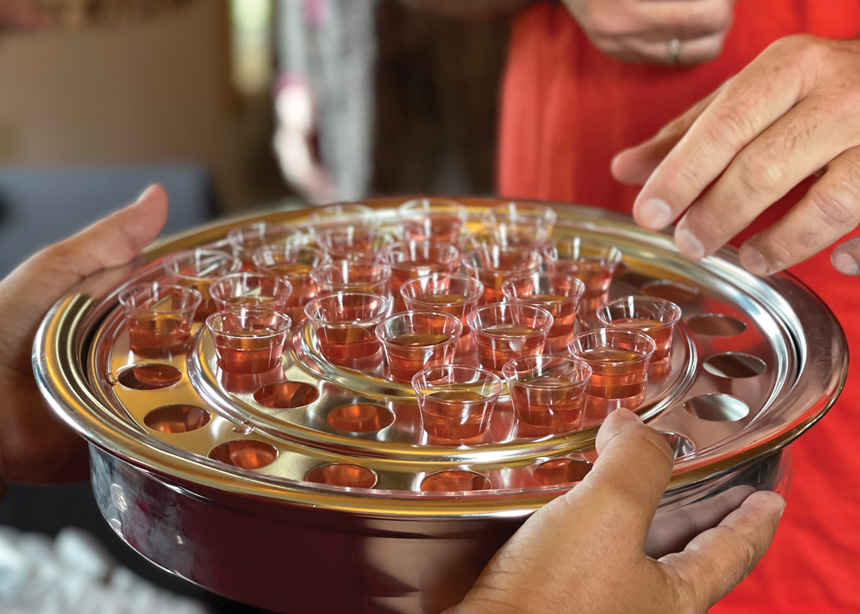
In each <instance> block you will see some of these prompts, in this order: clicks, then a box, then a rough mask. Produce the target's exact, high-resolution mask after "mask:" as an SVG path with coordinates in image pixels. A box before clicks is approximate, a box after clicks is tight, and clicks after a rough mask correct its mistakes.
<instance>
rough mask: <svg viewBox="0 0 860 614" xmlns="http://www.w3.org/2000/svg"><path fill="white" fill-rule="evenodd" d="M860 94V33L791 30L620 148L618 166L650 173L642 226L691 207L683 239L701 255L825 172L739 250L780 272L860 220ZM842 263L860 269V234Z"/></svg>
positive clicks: (623, 172)
mask: <svg viewBox="0 0 860 614" xmlns="http://www.w3.org/2000/svg"><path fill="white" fill-rule="evenodd" d="M858 100H860V41H831V40H825V39H821V38H815V37H813V36H808V35H799V36H791V37H788V38H784V39H781V40H779V41H777V42H776V43H774V44H773V45H771V46H770V47H768V49H767V50H765V51H764V52H763V53H762V54H761V55H760V56H759V57H758V58H756V59H755V60H754V61H753V62H752V63H750V64H749V65H748V66H747V67H746V68H745V69H744V70H742V71H741V72H740V73H739V74H737V75H736V76H735V77H733V78H732V79H731V80H730V81H728V82H727V83H726V84H724V85H723V87H721V88H720V89H719V90H717V91H716V92H715V93H713V94H712V95H710V96H709V97H707V98H705V99H704V100H702V101H701V102H699V103H697V104H696V105H694V106H693V107H691V108H690V109H689V110H688V111H687V112H686V113H684V114H683V115H681V116H679V117H678V118H676V119H675V120H673V121H672V122H670V123H669V124H667V125H666V126H664V127H663V129H662V130H660V132H659V133H658V134H657V135H656V136H655V137H653V138H652V139H651V140H649V141H646V142H645V143H642V144H640V145H637V146H636V147H633V148H632V149H628V150H626V151H623V152H621V153H620V154H618V155H617V156H616V158H615V160H613V163H612V172H613V174H614V175H615V176H616V178H618V179H619V180H621V181H624V182H628V183H644V186H643V187H642V190H641V192H640V193H639V196H638V197H637V198H636V202H635V204H634V206H633V215H634V217H635V218H636V221H637V222H638V223H639V224H641V225H642V226H645V227H648V228H654V229H659V228H663V227H665V226H667V225H668V224H669V223H670V222H671V221H672V220H674V219H675V218H677V217H678V216H680V215H681V214H683V213H684V212H686V213H685V214H684V216H683V217H682V218H681V219H680V221H679V222H678V223H677V226H676V228H675V243H676V244H677V246H678V249H679V250H680V251H681V253H682V254H684V255H685V256H688V257H690V258H701V257H703V256H706V255H708V254H710V253H712V252H714V251H715V250H716V249H717V248H719V247H720V246H721V245H723V244H724V243H726V242H727V241H728V240H729V239H731V238H732V237H733V236H735V235H736V234H737V233H738V232H739V231H741V230H742V229H743V228H745V227H746V226H748V225H749V224H750V223H751V222H752V221H753V220H754V219H755V218H756V217H757V216H758V215H759V213H761V212H762V211H763V210H765V209H766V208H767V207H769V206H770V205H771V204H772V203H774V202H776V201H777V200H779V199H780V198H782V197H783V196H784V195H785V194H787V193H788V192H789V191H790V190H791V189H792V188H793V187H795V186H796V185H797V184H799V183H800V182H801V181H803V180H804V179H805V178H807V177H809V176H811V175H813V174H818V175H820V177H819V178H818V180H817V181H816V182H815V183H814V184H813V185H812V187H811V188H810V189H809V190H808V192H807V193H806V195H805V196H804V197H803V198H802V199H801V200H800V202H798V203H797V204H796V205H795V206H794V208H792V209H791V211H789V212H788V213H787V214H786V215H785V216H784V217H783V218H782V219H780V220H779V221H778V222H777V223H775V224H774V225H773V226H771V227H770V228H768V229H766V230H764V231H762V232H760V233H759V234H757V235H755V236H754V237H752V238H751V239H749V240H748V241H746V243H744V244H743V245H742V246H741V248H740V260H741V263H742V264H743V265H744V267H746V268H747V269H748V270H750V271H751V272H753V273H756V274H758V275H768V274H771V273H775V272H777V271H780V270H782V269H784V268H786V267H789V266H791V265H793V264H796V263H798V262H800V261H802V260H805V259H806V258H808V257H810V256H812V255H813V254H815V253H816V252H818V251H820V250H822V249H824V248H825V247H827V246H828V245H830V244H832V243H834V242H836V241H837V239H839V238H840V237H841V236H843V235H844V234H846V233H848V232H849V231H851V230H852V229H853V228H855V227H856V226H857V224H858V222H860V173H858V169H860V111H858V107H857V101H858ZM712 183H713V185H711V184H712ZM832 261H833V264H834V266H835V267H836V268H837V269H839V270H840V271H842V272H843V273H848V274H855V275H856V274H858V273H860V265H858V262H860V239H856V238H855V239H852V240H850V241H847V242H845V243H843V244H842V245H840V246H838V247H837V248H836V249H835V250H834V251H833V255H832Z"/></svg>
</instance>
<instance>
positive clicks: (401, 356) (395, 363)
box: [386, 333, 455, 382]
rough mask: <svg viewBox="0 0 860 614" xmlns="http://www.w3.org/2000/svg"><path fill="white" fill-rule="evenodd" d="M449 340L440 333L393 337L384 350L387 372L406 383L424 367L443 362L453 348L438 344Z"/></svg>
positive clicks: (409, 334) (406, 334)
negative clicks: (386, 358) (386, 355)
mask: <svg viewBox="0 0 860 614" xmlns="http://www.w3.org/2000/svg"><path fill="white" fill-rule="evenodd" d="M449 339H451V337H449V336H448V335H445V334H442V333H405V334H403V335H398V336H396V337H394V338H393V339H391V340H389V341H388V343H389V346H388V347H387V348H386V352H387V353H388V370H389V371H391V375H393V376H394V377H395V378H397V379H399V380H402V381H406V382H408V381H409V380H411V379H412V376H413V375H415V374H416V373H418V372H419V371H420V370H421V369H423V368H424V367H428V366H435V365H440V364H442V363H443V362H444V360H445V355H446V354H451V352H453V350H454V349H455V348H454V347H452V346H450V345H449V346H440V345H439V344H442V343H445V342H446V341H448V340H449ZM392 345H393V346H395V347H392ZM433 346H438V347H433Z"/></svg>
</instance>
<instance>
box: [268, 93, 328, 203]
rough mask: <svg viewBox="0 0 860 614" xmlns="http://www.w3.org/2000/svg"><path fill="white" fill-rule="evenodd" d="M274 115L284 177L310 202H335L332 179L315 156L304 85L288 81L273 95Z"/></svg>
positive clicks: (313, 130) (314, 129) (312, 118)
mask: <svg viewBox="0 0 860 614" xmlns="http://www.w3.org/2000/svg"><path fill="white" fill-rule="evenodd" d="M275 116H276V119H277V128H276V129H275V138H274V147H275V154H276V155H277V157H278V162H279V163H280V165H281V172H282V173H283V174H284V178H285V179H286V180H287V182H288V183H289V184H290V185H291V186H292V187H293V188H294V189H295V190H296V192H298V193H299V195H300V196H301V197H302V198H304V199H305V200H307V201H308V202H310V203H314V204H322V203H330V202H333V201H335V200H337V198H336V194H335V188H334V184H333V183H332V179H331V176H330V175H329V173H328V171H327V170H326V168H325V167H324V166H323V164H322V162H321V161H320V159H319V156H318V155H317V150H316V144H315V140H316V132H317V117H316V112H315V110H314V103H313V100H312V98H311V93H310V90H309V89H308V87H307V84H305V83H304V82H303V81H300V80H296V79H288V80H287V82H286V83H285V84H284V85H283V86H282V87H281V88H280V90H279V91H278V93H277V95H276V98H275Z"/></svg>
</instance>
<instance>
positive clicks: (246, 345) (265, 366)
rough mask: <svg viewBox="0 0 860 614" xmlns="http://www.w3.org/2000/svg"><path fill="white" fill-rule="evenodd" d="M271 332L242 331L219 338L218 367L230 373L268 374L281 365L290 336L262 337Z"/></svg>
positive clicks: (216, 343) (232, 331) (232, 332)
mask: <svg viewBox="0 0 860 614" xmlns="http://www.w3.org/2000/svg"><path fill="white" fill-rule="evenodd" d="M268 332H270V331H268V330H265V329H264V330H260V329H255V328H241V329H238V330H231V331H230V336H226V335H216V336H215V345H216V346H217V349H218V352H217V357H218V366H220V367H221V369H222V370H224V371H227V372H229V373H264V372H266V371H270V370H272V369H274V368H275V367H277V366H278V365H279V364H280V362H281V354H282V353H283V351H284V341H285V336H286V335H279V336H275V337H272V336H266V337H260V335H261V334H265V333H268Z"/></svg>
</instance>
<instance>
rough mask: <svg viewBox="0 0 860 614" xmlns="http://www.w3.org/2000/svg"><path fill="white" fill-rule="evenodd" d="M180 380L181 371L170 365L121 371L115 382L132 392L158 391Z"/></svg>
mask: <svg viewBox="0 0 860 614" xmlns="http://www.w3.org/2000/svg"><path fill="white" fill-rule="evenodd" d="M181 379H182V371H180V370H179V369H177V368H176V367H173V366H171V365H163V364H149V365H135V366H132V367H128V368H126V369H123V370H122V371H120V372H119V374H118V375H117V378H116V381H118V382H119V383H120V384H122V385H123V386H125V387H126V388H131V389H132V390H158V389H160V388H167V387H168V386H172V385H173V384H175V383H176V382H178V381H179V380H181Z"/></svg>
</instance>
